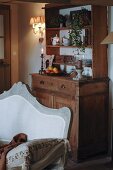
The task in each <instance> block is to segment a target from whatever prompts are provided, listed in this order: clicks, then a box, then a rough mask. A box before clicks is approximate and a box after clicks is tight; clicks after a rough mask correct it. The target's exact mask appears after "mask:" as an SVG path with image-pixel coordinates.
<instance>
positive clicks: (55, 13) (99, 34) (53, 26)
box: [45, 4, 108, 78]
mask: <svg viewBox="0 0 113 170" xmlns="http://www.w3.org/2000/svg"><path fill="white" fill-rule="evenodd" d="M88 6H89V5H88ZM88 6H81V7H77V6H76V7H75V6H74V5H71V6H70V5H57V4H55V5H51V4H47V5H46V7H45V19H46V21H45V22H46V53H47V54H54V55H55V60H54V64H57V65H58V64H64V62H65V64H69V65H70V63H71V62H68V61H69V60H70V59H69V58H68V56H67V55H65V56H62V55H61V54H60V50H61V49H62V48H65V49H67V48H68V49H69V48H73V49H75V48H76V47H75V46H62V44H61V43H60V44H59V45H52V43H51V38H52V37H54V36H55V35H56V34H57V35H58V37H60V36H61V32H62V31H64V30H69V29H70V28H68V27H66V26H65V27H60V23H59V22H58V17H59V14H60V11H61V10H64V9H66V10H70V11H71V10H72V11H73V10H77V9H79V10H80V8H81V9H83V8H86V9H87V7H88ZM90 11H91V22H90V23H89V24H88V25H85V27H84V29H85V31H87V30H88V35H85V36H87V37H85V38H87V41H88V42H87V44H86V45H85V49H88V48H89V49H91V50H92V65H91V67H92V78H102V77H107V75H108V72H107V69H108V68H107V48H106V45H101V44H100V43H101V41H102V40H103V39H104V38H105V36H106V35H107V8H106V6H96V5H90ZM64 15H65V14H64ZM97 18H98V19H97ZM103 20H104V21H103ZM67 34H68V33H67ZM67 36H68V35H67ZM61 38H62V37H60V40H61ZM65 49H64V50H65ZM86 57H87V56H86ZM67 58H68V59H67ZM72 65H73V63H72Z"/></svg>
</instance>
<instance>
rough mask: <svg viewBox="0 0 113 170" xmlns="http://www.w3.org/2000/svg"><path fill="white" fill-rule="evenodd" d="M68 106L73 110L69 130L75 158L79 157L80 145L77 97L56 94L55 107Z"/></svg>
mask: <svg viewBox="0 0 113 170" xmlns="http://www.w3.org/2000/svg"><path fill="white" fill-rule="evenodd" d="M61 107H68V108H70V110H71V113H72V115H71V126H70V130H69V141H70V145H71V149H72V157H73V159H74V160H76V159H77V145H78V114H77V108H76V107H78V103H77V101H76V99H73V98H72V97H71V96H69V95H65V96H64V97H63V96H57V95H55V96H54V108H61Z"/></svg>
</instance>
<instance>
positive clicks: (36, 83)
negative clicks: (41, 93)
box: [32, 76, 56, 91]
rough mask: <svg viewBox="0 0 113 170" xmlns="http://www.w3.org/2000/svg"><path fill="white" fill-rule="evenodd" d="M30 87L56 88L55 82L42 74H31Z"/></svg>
mask: <svg viewBox="0 0 113 170" xmlns="http://www.w3.org/2000/svg"><path fill="white" fill-rule="evenodd" d="M32 87H33V89H37V88H40V89H47V90H52V91H54V90H56V82H55V81H54V80H53V81H51V79H50V78H48V77H46V76H45V77H44V76H36V77H35V76H33V77H32Z"/></svg>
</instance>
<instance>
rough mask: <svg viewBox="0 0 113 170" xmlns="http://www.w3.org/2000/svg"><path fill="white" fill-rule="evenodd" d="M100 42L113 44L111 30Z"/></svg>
mask: <svg viewBox="0 0 113 170" xmlns="http://www.w3.org/2000/svg"><path fill="white" fill-rule="evenodd" d="M101 44H113V32H110V33H109V34H108V35H107V36H106V37H105V39H104V40H103V41H102V42H101Z"/></svg>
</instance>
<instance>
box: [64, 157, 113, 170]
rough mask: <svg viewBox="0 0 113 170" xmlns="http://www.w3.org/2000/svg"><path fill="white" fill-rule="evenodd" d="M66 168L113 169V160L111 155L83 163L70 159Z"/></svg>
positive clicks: (75, 169)
mask: <svg viewBox="0 0 113 170" xmlns="http://www.w3.org/2000/svg"><path fill="white" fill-rule="evenodd" d="M65 170H113V162H112V161H111V158H110V157H105V158H99V159H94V160H89V161H85V162H82V163H75V162H73V161H71V160H69V161H68V164H67V166H66V168H65Z"/></svg>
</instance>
